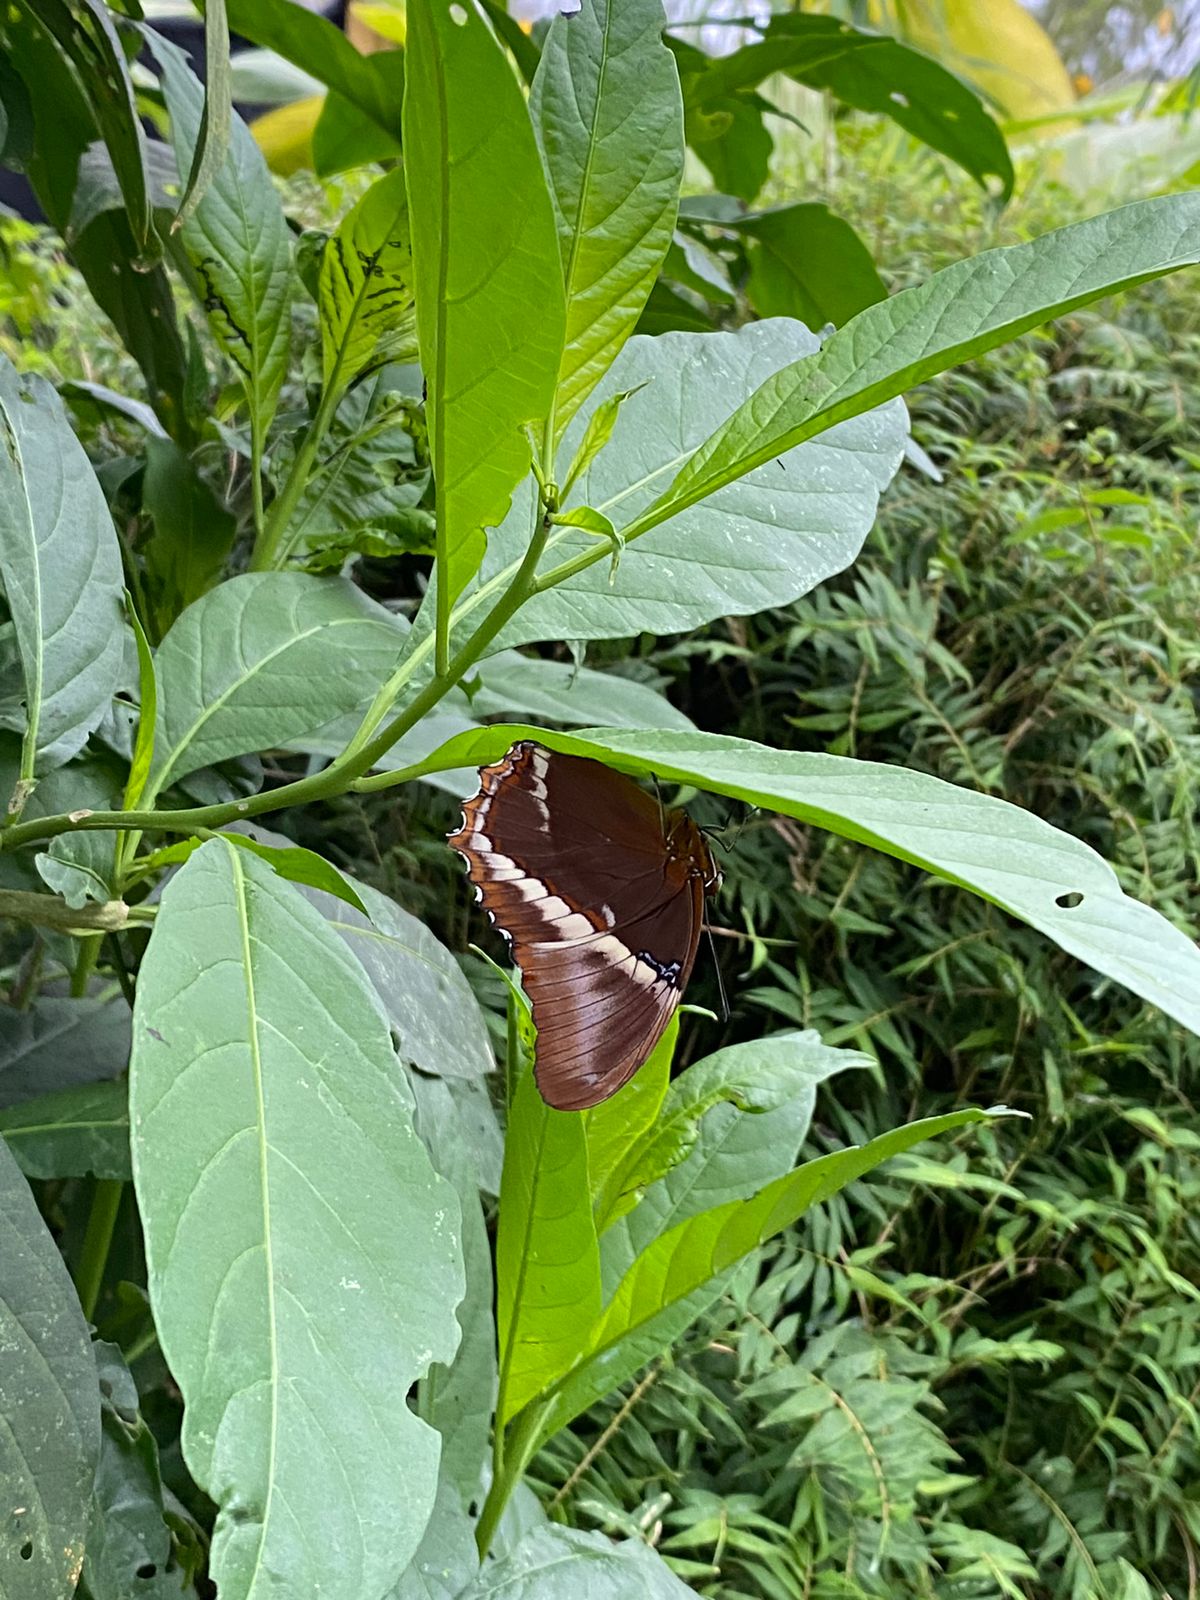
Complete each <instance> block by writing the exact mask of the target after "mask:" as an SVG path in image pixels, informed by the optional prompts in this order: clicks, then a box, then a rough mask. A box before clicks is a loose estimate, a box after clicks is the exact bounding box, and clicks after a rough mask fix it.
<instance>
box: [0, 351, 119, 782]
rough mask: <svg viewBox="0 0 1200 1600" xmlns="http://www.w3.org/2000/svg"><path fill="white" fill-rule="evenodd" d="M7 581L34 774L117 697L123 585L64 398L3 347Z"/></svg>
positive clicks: (0, 559)
mask: <svg viewBox="0 0 1200 1600" xmlns="http://www.w3.org/2000/svg"><path fill="white" fill-rule="evenodd" d="M0 581H2V582H3V586H4V593H5V595H6V597H7V600H8V608H9V612H10V614H11V617H12V624H13V628H14V629H15V632H16V639H17V650H18V653H19V655H20V658H21V672H22V676H23V678H24V700H25V713H26V719H27V720H26V730H25V736H24V741H23V750H22V760H21V776H22V777H23V778H24V779H25V780H26V781H31V780H32V779H33V778H34V777H35V776H38V775H40V774H41V773H42V772H43V771H45V770H47V769H48V768H50V767H55V766H61V765H62V764H63V763H64V762H65V761H68V760H69V759H70V758H71V757H72V756H73V755H75V754H77V752H78V751H79V750H81V749H82V747H83V745H84V742H85V740H86V739H87V736H88V734H89V733H90V732H91V731H92V729H93V728H96V727H98V726H99V724H100V722H101V720H102V718H103V717H104V715H105V713H106V711H107V710H108V707H109V705H110V704H111V702H112V697H113V694H114V692H115V691H116V688H117V684H118V680H119V675H120V672H121V666H122V662H123V658H124V646H125V640H124V618H123V616H122V610H121V608H122V598H123V595H124V592H125V583H124V578H123V576H122V572H121V551H120V546H119V545H118V543H117V535H116V531H115V529H114V528H113V524H112V518H111V516H110V515H109V512H108V506H107V504H106V503H105V499H104V494H103V491H102V490H101V488H100V485H99V484H98V483H97V481H96V477H95V474H94V473H93V471H92V468H91V464H90V463H89V461H88V459H87V457H86V455H84V453H83V447H82V446H81V445H80V443H79V441H78V440H77V439H76V437H75V435H74V433H73V432H72V431H71V426H70V423H69V422H68V421H67V418H66V414H65V412H64V411H63V407H62V402H61V401H60V400H59V398H58V396H57V395H56V394H55V392H54V390H53V389H52V388H51V387H50V385H49V384H48V383H47V382H46V380H45V379H44V378H35V377H29V376H23V375H22V374H20V373H18V372H17V370H16V369H15V367H13V366H12V364H11V363H10V362H9V361H8V360H7V358H5V357H3V356H0ZM0 800H2V801H3V804H4V806H7V805H8V804H9V796H8V795H4V796H2V797H0ZM16 809H18V810H19V809H20V806H19V805H18V806H17V807H16Z"/></svg>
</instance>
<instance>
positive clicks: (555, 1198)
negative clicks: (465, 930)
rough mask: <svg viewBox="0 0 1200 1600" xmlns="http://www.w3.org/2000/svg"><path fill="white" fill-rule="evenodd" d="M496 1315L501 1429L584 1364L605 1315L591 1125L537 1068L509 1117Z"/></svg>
mask: <svg viewBox="0 0 1200 1600" xmlns="http://www.w3.org/2000/svg"><path fill="white" fill-rule="evenodd" d="M529 1026H531V1025H530V1024H529V1023H528V1020H527V1019H526V1027H527V1028H528V1027H529ZM496 1311H497V1323H498V1332H499V1343H500V1399H499V1406H498V1409H497V1413H496V1425H497V1426H498V1427H503V1426H504V1424H505V1423H506V1422H507V1421H508V1419H509V1418H510V1417H511V1416H513V1415H514V1414H515V1413H516V1412H517V1411H519V1410H520V1409H521V1407H522V1406H523V1405H525V1403H526V1402H527V1401H528V1400H531V1399H532V1398H533V1396H534V1395H535V1394H537V1393H538V1392H539V1391H540V1390H541V1389H543V1388H544V1387H545V1386H546V1384H547V1383H548V1382H549V1381H550V1380H551V1379H552V1378H554V1377H557V1376H558V1375H559V1373H561V1372H565V1371H566V1370H567V1368H568V1367H570V1366H571V1365H572V1364H573V1363H574V1361H575V1359H576V1357H577V1356H578V1354H579V1342H580V1338H581V1335H582V1330H583V1329H585V1328H587V1327H588V1326H590V1324H591V1323H592V1322H593V1321H594V1320H595V1318H596V1317H597V1316H598V1315H599V1313H600V1255H599V1251H598V1248H597V1244H596V1224H595V1221H594V1219H593V1217H592V1202H591V1194H590V1191H589V1186H588V1169H587V1141H586V1137H585V1134H584V1127H583V1119H582V1118H581V1117H580V1116H579V1115H578V1114H577V1113H576V1112H573V1111H554V1110H552V1109H551V1108H550V1107H549V1106H548V1105H547V1104H546V1102H545V1101H544V1100H543V1099H542V1097H541V1095H540V1094H539V1093H538V1090H537V1085H536V1084H535V1082H534V1078H533V1070H532V1064H531V1062H527V1063H526V1064H525V1066H524V1068H523V1070H522V1072H521V1075H520V1079H519V1081H518V1083H517V1088H516V1093H515V1094H514V1095H513V1099H512V1104H511V1106H510V1107H509V1114H508V1130H507V1135H506V1138H505V1143H504V1177H503V1179H502V1181H501V1186H500V1226H499V1232H498V1233H497V1236H496Z"/></svg>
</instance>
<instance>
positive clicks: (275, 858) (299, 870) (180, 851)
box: [140, 825, 366, 913]
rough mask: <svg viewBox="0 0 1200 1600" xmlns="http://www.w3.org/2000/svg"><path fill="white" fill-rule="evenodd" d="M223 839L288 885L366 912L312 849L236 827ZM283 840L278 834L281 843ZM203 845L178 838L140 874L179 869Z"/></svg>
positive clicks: (354, 892)
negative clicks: (248, 853)
mask: <svg viewBox="0 0 1200 1600" xmlns="http://www.w3.org/2000/svg"><path fill="white" fill-rule="evenodd" d="M222 837H224V838H226V839H228V840H229V841H230V843H231V844H236V845H238V846H240V847H241V848H242V849H243V850H249V851H251V852H252V854H254V855H256V856H257V857H258V858H259V860H260V861H265V862H266V863H267V865H268V866H269V867H270V868H271V869H272V870H273V871H274V872H277V873H278V874H279V876H280V877H281V878H285V879H286V880H287V882H288V883H299V884H303V885H305V886H306V887H307V888H311V889H319V890H321V891H322V892H323V893H324V894H325V895H328V896H330V897H331V898H336V899H338V900H343V901H345V903H346V904H347V905H349V906H353V907H354V909H355V910H356V911H362V912H364V913H365V911H366V907H365V906H364V905H363V902H362V897H361V896H360V895H359V892H358V890H357V889H356V888H355V887H354V885H353V883H352V882H351V881H350V879H349V878H347V877H345V876H343V874H342V873H340V872H339V871H338V869H337V868H336V867H335V866H334V865H333V864H332V862H329V861H326V859H325V857H324V856H319V855H318V854H317V853H316V851H315V850H305V849H304V848H303V846H301V845H298V844H292V843H291V841H290V840H288V841H286V842H281V843H279V844H275V843H266V842H265V841H263V840H261V839H258V838H256V837H255V836H254V834H253V833H252V832H251V831H250V829H249V828H248V827H247V828H245V831H241V830H240V829H239V828H237V826H236V825H235V826H234V827H232V828H230V829H229V830H228V831H226V832H225V833H224V834H223V835H222ZM282 837H283V836H282V835H279V838H280V839H281V840H282ZM202 842H203V841H202V840H200V839H180V840H178V841H177V842H176V843H175V844H169V845H165V846H164V847H163V848H162V849H161V850H155V851H154V853H153V855H150V856H147V857H146V858H145V859H144V861H142V862H141V863H140V866H141V868H142V871H143V872H145V873H147V874H149V873H151V872H156V871H158V870H160V869H161V868H162V867H171V866H178V865H179V863H181V862H183V861H186V860H188V858H189V857H190V856H192V855H193V854H194V853H195V852H196V851H197V850H198V849H199V848H200V845H201V843H202Z"/></svg>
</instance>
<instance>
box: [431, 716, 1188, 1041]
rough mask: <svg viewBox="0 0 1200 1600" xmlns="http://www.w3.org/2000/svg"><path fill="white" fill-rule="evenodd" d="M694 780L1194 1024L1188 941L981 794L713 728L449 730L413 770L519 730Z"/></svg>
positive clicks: (1039, 824) (508, 741) (475, 762)
mask: <svg viewBox="0 0 1200 1600" xmlns="http://www.w3.org/2000/svg"><path fill="white" fill-rule="evenodd" d="M529 738H535V739H540V740H541V742H542V743H544V744H546V745H549V746H550V747H552V748H553V749H555V750H566V751H569V752H571V753H574V754H578V755H586V756H593V757H595V758H596V759H598V760H602V761H603V760H607V761H609V762H610V763H611V764H612V765H614V766H617V767H620V768H621V769H622V770H624V771H627V772H634V773H642V774H646V773H650V772H653V773H655V774H656V775H657V776H658V777H659V778H660V779H670V780H674V781H676V782H680V783H694V784H696V785H697V786H698V787H699V788H702V789H710V790H712V791H713V792H714V793H716V794H725V795H729V796H731V797H732V798H734V799H737V800H744V801H746V802H747V804H749V805H756V806H762V807H764V808H766V809H769V810H772V811H779V812H782V813H783V814H784V815H785V816H789V817H796V818H798V819H799V820H800V821H802V822H807V823H810V824H811V825H812V826H814V827H818V828H825V829H827V830H828V831H830V832H831V833H838V834H841V835H842V836H843V837H845V838H848V839H855V840H857V841H858V842H859V843H861V844H869V845H871V846H872V847H873V848H874V849H876V850H882V851H884V852H886V853H887V854H888V855H893V856H898V857H899V858H900V860H902V861H909V862H912V863H913V864H914V865H915V866H919V867H923V868H925V870H926V871H928V872H933V873H936V874H937V875H938V876H939V877H942V878H946V879H948V880H949V881H950V882H951V883H957V884H959V885H960V886H961V887H962V888H964V889H969V890H971V891H972V893H974V894H978V895H981V896H982V897H983V898H984V899H985V900H991V901H992V902H993V903H994V904H995V905H998V906H1001V907H1002V908H1003V909H1004V910H1006V911H1009V912H1011V913H1012V915H1013V916H1015V917H1020V918H1021V920H1022V921H1023V922H1028V923H1029V924H1030V926H1031V927H1034V928H1037V929H1038V931H1039V932H1040V933H1044V934H1045V935H1046V936H1047V937H1048V938H1050V939H1053V940H1054V942H1055V943H1056V944H1058V945H1059V946H1060V947H1061V948H1062V949H1064V950H1066V951H1068V952H1069V953H1070V954H1071V955H1074V956H1077V957H1078V958H1079V960H1080V961H1084V962H1086V963H1087V964H1088V965H1089V966H1091V967H1093V968H1095V970H1096V971H1097V972H1102V973H1104V974H1105V975H1106V976H1107V977H1109V978H1114V979H1115V980H1116V981H1117V982H1118V983H1121V984H1124V985H1125V987H1126V988H1127V989H1132V991H1133V992H1134V994H1138V995H1141V997H1142V998H1143V999H1144V1000H1149V1001H1150V1002H1151V1003H1152V1004H1153V1005H1156V1006H1158V1007H1159V1008H1160V1009H1161V1010H1163V1011H1165V1012H1166V1014H1167V1015H1168V1016H1169V1017H1174V1018H1175V1020H1176V1021H1177V1022H1179V1023H1182V1025H1183V1026H1184V1027H1185V1028H1188V1029H1190V1030H1191V1031H1192V1032H1193V1033H1200V949H1197V947H1196V945H1195V944H1193V943H1192V941H1191V939H1189V938H1188V937H1187V935H1186V934H1184V933H1181V932H1180V930H1179V929H1178V928H1176V927H1174V926H1173V925H1172V924H1171V923H1170V922H1168V921H1167V919H1166V918H1165V917H1163V916H1161V915H1160V914H1159V913H1158V912H1157V911H1155V910H1153V909H1152V908H1151V907H1150V906H1147V905H1143V904H1142V903H1141V902H1140V901H1138V900H1133V899H1131V898H1130V897H1129V896H1128V895H1126V894H1124V893H1123V892H1122V889H1121V886H1120V883H1119V882H1118V880H1117V875H1116V873H1115V872H1114V871H1113V869H1112V868H1111V867H1110V866H1109V865H1108V863H1107V862H1106V861H1105V860H1104V859H1103V857H1101V856H1099V855H1097V854H1096V852H1095V851H1094V850H1093V849H1092V848H1091V846H1090V845H1086V844H1083V843H1082V842H1081V841H1080V840H1078V839H1073V838H1072V837H1071V836H1070V834H1067V833H1063V832H1061V831H1060V830H1059V829H1058V828H1055V827H1052V826H1051V824H1050V823H1048V822H1044V821H1043V820H1042V819H1041V818H1040V817H1037V816H1034V815H1033V813H1032V812H1029V811H1024V810H1022V809H1021V807H1020V806H1014V805H1010V804H1009V803H1008V802H1007V801H1005V800H999V799H997V798H996V797H995V796H993V795H985V794H976V793H975V792H974V791H973V790H970V789H962V788H959V787H958V786H957V785H956V784H952V783H945V782H943V781H942V780H941V779H940V778H931V777H929V776H927V775H926V774H925V773H921V772H909V771H906V770H905V769H903V768H900V767H889V766H885V765H883V764H882V763H875V762H870V761H853V760H850V759H849V758H847V757H844V756H827V755H811V754H808V753H807V752H802V751H784V750H771V749H769V748H767V746H765V745H759V744H754V743H752V742H751V741H750V740H747V739H730V738H725V737H724V736H722V735H720V734H705V733H696V734H690V735H689V734H674V733H662V734H658V733H651V732H646V733H629V732H625V731H612V732H608V731H594V732H592V733H591V734H589V735H575V734H567V733H563V734H559V733H549V732H546V731H544V730H539V729H536V728H529V727H526V726H522V725H515V726H514V725H510V726H507V727H499V728H488V729H486V730H485V729H481V730H479V731H478V732H475V733H466V734H461V735H459V737H458V738H455V739H452V740H450V741H449V743H448V744H446V745H443V746H442V748H441V749H440V750H439V751H437V752H436V753H435V755H434V756H432V757H430V758H429V759H428V761H427V762H426V763H424V764H423V767H424V769H425V770H429V769H436V768H447V767H467V766H482V765H485V764H486V763H487V762H489V761H495V760H498V759H499V757H500V756H501V755H502V754H503V753H504V752H505V751H506V750H507V749H508V748H509V747H510V746H511V745H512V744H514V743H515V742H516V740H518V739H529Z"/></svg>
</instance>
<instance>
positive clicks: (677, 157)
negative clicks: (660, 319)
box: [529, 0, 683, 437]
mask: <svg viewBox="0 0 1200 1600" xmlns="http://www.w3.org/2000/svg"><path fill="white" fill-rule="evenodd" d="M663 22H664V19H663V9H662V4H661V0H593V3H592V4H590V5H587V6H584V7H583V8H582V9H580V10H578V11H576V12H574V13H573V14H572V15H570V16H566V15H559V16H557V17H555V18H554V20H553V22H552V23H551V24H550V30H549V32H548V34H547V35H546V40H545V43H544V45H543V47H542V59H541V64H540V65H539V67H538V70H537V76H536V77H535V78H534V80H533V90H532V92H531V95H530V106H529V109H530V114H531V115H532V117H533V124H534V128H535V130H536V132H537V136H538V142H539V144H540V146H541V150H542V156H543V159H544V161H545V164H546V173H547V177H548V178H549V183H550V196H551V199H552V201H553V203H554V220H555V224H556V226H557V229H558V241H559V247H560V249H561V251H562V265H563V279H564V283H565V286H566V301H567V323H566V343H565V345H564V348H563V353H562V363H561V365H560V367H559V373H558V391H557V397H556V402H555V432H556V437H557V436H559V435H561V433H562V431H563V429H564V428H565V427H566V425H567V423H568V422H569V421H570V420H571V418H572V417H573V416H574V415H575V413H576V411H578V409H579V407H580V405H581V404H582V402H583V401H584V400H585V399H586V397H587V395H588V394H589V393H590V392H591V390H592V389H594V388H595V386H596V384H597V383H598V382H599V381H600V379H601V378H602V377H603V376H604V374H605V372H607V370H608V368H609V367H610V366H611V365H612V363H613V360H614V358H615V357H616V355H617V352H618V351H619V350H620V348H621V346H622V345H623V344H624V343H625V341H626V339H627V338H628V337H629V335H630V334H631V333H632V332H633V329H634V325H635V324H636V322H637V320H638V317H639V316H640V315H641V311H642V307H643V306H644V305H645V303H646V297H647V295H648V294H649V293H650V290H651V288H652V286H653V284H654V280H655V279H656V278H657V276H658V271H659V268H660V267H661V266H662V262H663V257H664V256H665V255H666V252H667V246H668V245H669V244H670V242H671V235H672V232H673V231H674V228H675V211H676V207H677V204H678V200H679V184H680V180H681V178H682V177H683V101H682V97H681V95H680V91H679V74H678V73H677V72H676V70H675V61H674V58H673V57H672V55H671V52H670V51H669V50H668V49H667V47H666V46H665V45H664V44H663V42H662V31H663Z"/></svg>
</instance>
